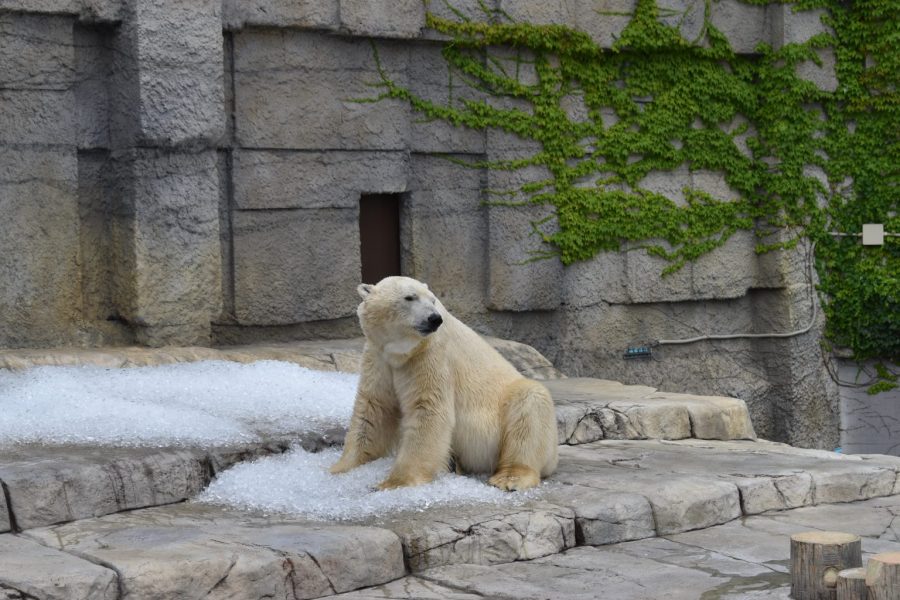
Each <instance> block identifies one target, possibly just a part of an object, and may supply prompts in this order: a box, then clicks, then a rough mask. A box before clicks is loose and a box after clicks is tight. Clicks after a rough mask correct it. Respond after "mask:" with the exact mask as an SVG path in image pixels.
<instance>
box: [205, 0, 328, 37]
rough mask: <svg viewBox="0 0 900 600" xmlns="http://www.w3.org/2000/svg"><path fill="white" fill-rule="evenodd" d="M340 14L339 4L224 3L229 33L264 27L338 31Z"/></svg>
mask: <svg viewBox="0 0 900 600" xmlns="http://www.w3.org/2000/svg"><path fill="white" fill-rule="evenodd" d="M339 13H340V9H339V2H338V0H325V1H323V0H299V1H298V0H255V1H254V2H247V1H246V0H225V1H224V2H223V3H222V23H223V25H224V26H225V29H229V30H239V29H243V28H245V27H261V26H262V27H266V26H268V27H285V28H287V27H291V28H303V27H308V28H310V29H336V28H337V27H338V24H339Z"/></svg>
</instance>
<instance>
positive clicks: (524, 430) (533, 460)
mask: <svg viewBox="0 0 900 600" xmlns="http://www.w3.org/2000/svg"><path fill="white" fill-rule="evenodd" d="M506 396H507V397H506V399H505V402H504V403H503V414H502V422H501V425H502V432H501V438H500V460H499V462H498V463H497V470H496V471H495V472H494V474H493V476H491V478H490V479H489V480H488V483H490V484H491V485H493V486H496V487H498V488H500V489H501V490H510V491H512V490H524V489H528V488H531V487H534V486H536V485H538V484H539V483H540V481H541V477H546V476H548V475H550V474H551V473H553V471H555V470H556V463H557V459H558V458H557V455H558V452H557V451H558V449H557V443H556V442H557V440H556V413H555V410H554V408H553V399H552V398H551V397H550V393H549V392H548V391H547V388H545V387H544V386H542V385H541V384H539V383H537V382H536V381H531V380H529V379H520V380H517V381H515V382H514V383H512V384H510V386H509V387H508V388H507V390H506Z"/></svg>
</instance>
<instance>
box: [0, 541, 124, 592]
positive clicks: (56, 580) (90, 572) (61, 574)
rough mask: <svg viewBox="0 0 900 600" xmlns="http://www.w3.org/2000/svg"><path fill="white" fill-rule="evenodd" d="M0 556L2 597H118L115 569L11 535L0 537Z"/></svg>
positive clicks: (0, 589)
mask: <svg viewBox="0 0 900 600" xmlns="http://www.w3.org/2000/svg"><path fill="white" fill-rule="evenodd" d="M0 558H2V560H0V594H5V595H4V596H3V597H4V598H10V599H11V600H17V599H18V598H26V599H30V598H40V599H42V600H117V598H119V587H118V578H117V576H116V573H115V571H113V570H112V569H108V568H105V567H102V566H100V565H96V564H94V563H92V562H89V561H87V560H83V559H81V558H76V557H75V556H73V555H71V554H68V553H66V552H60V551H59V550H54V549H52V548H48V547H46V546H44V545H41V544H39V543H37V542H35V541H33V540H30V539H27V538H23V537H18V536H13V535H2V536H0ZM17 593H18V594H22V595H16V594H17Z"/></svg>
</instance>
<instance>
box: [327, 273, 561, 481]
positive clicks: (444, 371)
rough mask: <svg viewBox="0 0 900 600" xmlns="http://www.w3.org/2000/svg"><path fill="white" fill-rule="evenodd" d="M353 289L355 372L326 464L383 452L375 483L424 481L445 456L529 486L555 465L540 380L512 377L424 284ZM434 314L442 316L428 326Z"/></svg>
mask: <svg viewBox="0 0 900 600" xmlns="http://www.w3.org/2000/svg"><path fill="white" fill-rule="evenodd" d="M358 291H359V293H360V296H361V297H362V298H363V302H362V303H361V304H360V305H359V308H358V310H357V314H358V315H359V320H360V325H361V326H362V329H363V333H364V334H365V336H366V347H365V350H364V353H363V363H362V377H361V378H360V385H359V390H358V393H357V397H356V403H355V405H354V410H353V418H352V420H351V423H350V430H349V431H348V433H347V438H346V443H345V447H344V453H343V455H342V456H341V459H340V460H339V461H338V463H337V464H335V465H334V467H332V472H334V473H340V472H344V471H347V470H349V469H352V468H354V467H356V466H358V465H361V464H364V463H366V462H369V461H371V460H374V459H376V458H379V457H381V456H385V455H386V454H388V453H390V452H392V451H396V453H397V459H396V462H395V464H394V469H393V471H392V472H391V474H390V475H389V476H388V478H387V479H386V480H385V481H384V482H382V484H381V486H380V487H381V488H383V489H384V488H391V487H399V486H405V485H417V484H420V483H425V482H428V481H431V480H432V479H433V478H434V476H435V475H436V474H437V473H438V472H439V471H441V470H443V469H446V468H447V465H448V463H449V462H450V459H451V458H453V459H454V460H455V462H456V464H457V467H458V468H459V469H460V470H461V471H463V472H473V473H493V474H494V476H493V477H492V478H491V483H493V484H494V485H497V486H498V487H501V488H503V489H522V488H527V487H531V486H533V485H536V484H537V483H538V482H539V477H540V476H544V477H546V476H547V475H549V474H550V473H552V472H553V471H554V470H555V468H556V462H557V446H556V418H555V413H554V409H553V402H552V400H551V398H550V394H549V392H548V391H547V389H546V388H545V387H544V386H542V385H541V384H539V383H538V382H536V381H531V380H528V379H525V378H524V377H522V376H521V375H520V374H519V372H518V371H516V369H515V368H514V367H513V366H512V365H511V364H509V363H508V362H507V361H506V360H505V359H504V358H503V357H502V356H500V354H499V353H498V352H497V351H496V350H494V348H493V347H491V346H490V344H488V343H487V342H485V341H484V340H483V339H482V338H481V336H479V335H478V334H477V333H475V332H474V331H472V330H471V329H470V328H469V327H467V326H466V325H464V324H463V323H462V322H460V321H459V320H457V319H456V318H454V317H453V315H451V314H450V313H449V312H448V311H447V309H446V308H445V307H444V306H443V305H442V304H441V303H440V301H439V300H438V299H437V298H436V297H435V296H434V294H432V293H431V291H430V290H429V289H428V286H426V285H425V284H423V283H421V282H419V281H416V280H414V279H410V278H407V277H388V278H386V279H383V280H382V281H381V282H379V283H378V284H377V285H376V286H371V285H360V286H359V288H358ZM435 314H437V315H440V317H441V318H442V319H443V323H442V324H441V325H440V327H438V329H437V330H436V331H434V332H428V330H427V329H428V319H429V317H431V316H432V315H435Z"/></svg>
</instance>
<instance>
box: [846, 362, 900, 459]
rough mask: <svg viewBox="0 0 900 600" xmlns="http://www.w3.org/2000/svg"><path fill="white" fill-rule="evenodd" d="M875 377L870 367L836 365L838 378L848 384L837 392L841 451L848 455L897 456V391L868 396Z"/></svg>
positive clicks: (899, 403)
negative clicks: (839, 403)
mask: <svg viewBox="0 0 900 600" xmlns="http://www.w3.org/2000/svg"><path fill="white" fill-rule="evenodd" d="M886 366H887V368H888V369H889V370H891V371H893V372H894V373H896V372H897V371H898V370H900V367H898V365H895V364H890V363H888V364H887V365H886ZM874 374H875V372H874V365H873V364H872V363H866V364H864V365H859V364H857V363H856V362H855V361H851V360H846V359H845V360H840V361H839V362H838V378H839V380H840V381H842V382H844V383H846V384H847V385H845V386H841V388H840V394H841V448H842V449H843V451H844V452H847V453H850V454H856V453H861V454H893V455H895V456H896V455H900V446H898V444H897V440H898V439H900V390H897V389H895V390H891V391H888V392H881V393H879V394H875V395H874V396H872V395H869V394H868V393H867V392H866V389H867V386H868V385H871V384H870V383H869V382H874V381H873V380H874V377H873V376H874Z"/></svg>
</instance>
